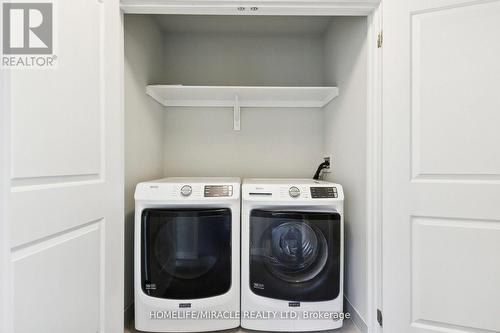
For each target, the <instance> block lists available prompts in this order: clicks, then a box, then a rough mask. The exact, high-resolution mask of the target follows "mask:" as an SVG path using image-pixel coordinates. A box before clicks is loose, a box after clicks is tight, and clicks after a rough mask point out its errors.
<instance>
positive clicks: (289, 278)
mask: <svg viewBox="0 0 500 333" xmlns="http://www.w3.org/2000/svg"><path fill="white" fill-rule="evenodd" d="M340 232H341V228H340V215H339V214H338V213H336V212H300V211H272V210H253V211H252V212H251V214H250V288H251V290H252V291H253V292H254V293H256V294H258V295H261V296H266V297H271V298H277V299H283V300H289V301H324V300H332V299H335V298H336V297H337V296H338V294H339V289H340V247H341V234H340Z"/></svg>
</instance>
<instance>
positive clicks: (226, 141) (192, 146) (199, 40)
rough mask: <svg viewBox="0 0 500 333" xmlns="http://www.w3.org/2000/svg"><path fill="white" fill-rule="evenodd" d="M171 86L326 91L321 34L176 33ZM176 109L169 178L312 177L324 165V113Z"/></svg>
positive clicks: (167, 141) (168, 74)
mask: <svg viewBox="0 0 500 333" xmlns="http://www.w3.org/2000/svg"><path fill="white" fill-rule="evenodd" d="M164 45H165V53H164V54H165V82H167V83H170V84H179V83H181V84H191V85H205V84H206V85H286V86H289V85H322V83H323V44H322V38H321V35H320V34H315V35H311V34H302V35H299V36H288V35H282V34H280V35H274V36H273V35H271V36H267V35H259V34H241V35H238V36H236V35H233V34H231V33H222V34H221V33H219V34H199V33H170V34H167V35H166V37H165V44H164ZM232 117H233V114H232V110H231V109H227V108H226V109H224V108H222V109H220V108H219V109H216V108H212V109H206V108H169V110H168V111H167V112H166V117H165V137H164V152H165V161H164V173H165V175H166V176H239V177H309V178H310V177H312V175H313V174H314V171H315V168H316V166H317V164H318V163H319V162H320V159H321V150H322V144H323V143H322V141H323V131H322V125H321V124H322V119H323V115H322V112H321V110H318V109H290V108H286V109H280V108H271V109H245V108H243V109H242V111H241V131H240V132H237V131H233V129H232V121H233V120H232Z"/></svg>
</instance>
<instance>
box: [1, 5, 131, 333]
mask: <svg viewBox="0 0 500 333" xmlns="http://www.w3.org/2000/svg"><path fill="white" fill-rule="evenodd" d="M54 16H55V21H54V23H55V25H54V31H55V34H54V40H55V45H56V47H55V49H54V52H55V54H56V55H57V67H56V68H51V69H43V70H31V69H23V70H11V72H10V78H9V79H8V81H7V84H8V85H9V89H10V91H11V93H10V119H11V121H10V128H9V132H10V137H9V141H10V149H9V150H10V156H9V159H10V161H6V164H7V163H8V164H7V165H8V167H9V173H8V174H9V175H10V191H9V198H8V200H9V235H10V236H9V245H10V259H11V269H12V272H11V274H12V277H13V282H12V284H13V291H12V295H11V296H12V298H13V301H12V303H13V312H14V313H13V320H14V323H13V324H14V331H15V332H16V333H18V332H34V331H40V332H54V333H58V332H61V333H62V332H101V333H102V332H120V331H123V153H122V150H123V148H122V127H123V120H122V102H121V100H122V93H121V74H120V73H121V71H122V68H121V60H120V59H123V54H122V30H121V29H122V28H121V21H120V11H119V2H118V0H110V1H107V0H106V1H98V0H75V1H71V2H68V1H57V2H55V4H54Z"/></svg>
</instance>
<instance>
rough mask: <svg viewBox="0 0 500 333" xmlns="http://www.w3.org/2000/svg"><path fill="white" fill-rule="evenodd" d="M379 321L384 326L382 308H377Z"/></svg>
mask: <svg viewBox="0 0 500 333" xmlns="http://www.w3.org/2000/svg"><path fill="white" fill-rule="evenodd" d="M377 322H378V324H379V325H380V327H382V310H380V309H377Z"/></svg>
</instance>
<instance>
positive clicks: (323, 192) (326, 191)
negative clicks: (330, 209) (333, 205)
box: [311, 187, 338, 199]
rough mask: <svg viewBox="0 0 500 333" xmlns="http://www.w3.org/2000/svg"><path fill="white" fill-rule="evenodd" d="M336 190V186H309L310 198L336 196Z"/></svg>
mask: <svg viewBox="0 0 500 333" xmlns="http://www.w3.org/2000/svg"><path fill="white" fill-rule="evenodd" d="M337 197H338V192H337V188H336V187H311V198H313V199H325V198H337Z"/></svg>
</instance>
